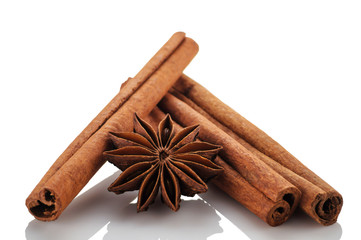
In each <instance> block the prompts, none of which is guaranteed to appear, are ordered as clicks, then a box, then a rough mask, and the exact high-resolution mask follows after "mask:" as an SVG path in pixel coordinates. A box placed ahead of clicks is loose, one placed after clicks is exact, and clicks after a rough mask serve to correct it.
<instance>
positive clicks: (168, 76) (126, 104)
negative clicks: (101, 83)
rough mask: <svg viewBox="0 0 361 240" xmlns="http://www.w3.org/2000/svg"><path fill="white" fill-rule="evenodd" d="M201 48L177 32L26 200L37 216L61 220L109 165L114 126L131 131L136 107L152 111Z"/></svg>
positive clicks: (122, 89)
mask: <svg viewBox="0 0 361 240" xmlns="http://www.w3.org/2000/svg"><path fill="white" fill-rule="evenodd" d="M197 52H198V45H197V44H196V43H195V42H194V41H193V40H192V39H190V38H186V37H185V34H184V33H176V34H174V35H173V36H172V38H171V39H170V40H169V41H168V42H167V43H166V44H165V45H164V46H163V47H162V48H161V49H160V50H159V51H158V52H157V54H156V55H155V56H154V57H153V58H152V59H151V60H150V61H149V62H148V63H147V64H146V65H145V66H144V68H143V69H142V70H141V71H140V72H139V73H138V74H137V75H136V77H135V78H133V79H129V80H128V81H127V82H126V83H125V84H123V86H122V88H121V89H120V92H119V93H118V94H117V95H116V96H115V98H114V99H113V100H112V101H111V102H110V103H109V104H108V105H107V106H106V107H105V108H104V110H102V111H101V113H100V114H99V115H98V116H97V117H96V118H95V119H94V120H93V121H92V122H91V123H90V124H89V125H88V126H87V127H86V128H85V129H84V131H83V132H82V133H81V134H80V135H79V136H78V137H77V138H76V139H75V140H74V141H73V142H72V143H71V144H70V145H69V147H68V148H67V149H66V150H65V151H64V153H63V154H62V155H61V156H60V157H59V158H58V159H57V160H56V162H55V163H54V164H53V165H52V166H51V168H50V169H49V170H48V172H47V173H46V174H45V176H44V177H43V178H42V179H41V181H40V182H39V184H38V185H37V186H36V187H35V189H34V190H33V191H32V192H31V194H30V195H29V197H28V198H27V199H26V206H27V207H28V209H29V211H30V213H31V214H33V215H34V217H35V218H37V219H39V220H43V221H51V220H55V219H56V218H58V217H59V215H60V214H61V213H62V211H63V210H64V209H65V208H66V207H67V206H68V204H69V203H70V202H71V201H72V200H73V199H74V197H75V196H76V195H77V194H78V193H79V192H80V190H81V189H82V188H83V187H84V186H85V184H86V183H87V182H88V181H89V180H90V179H91V177H92V176H93V175H94V174H95V173H96V172H97V170H98V169H99V168H100V167H101V166H102V165H103V163H104V160H103V158H102V152H103V151H104V150H106V149H108V148H109V144H110V141H109V136H108V132H110V131H113V132H114V131H130V130H131V129H132V127H133V126H132V125H133V122H132V121H130V119H133V115H134V112H137V113H138V114H139V115H140V116H145V115H147V114H148V113H149V112H150V111H151V110H152V109H153V108H154V106H155V105H156V104H157V103H158V101H159V100H160V99H161V98H162V96H163V95H164V94H166V92H167V91H168V90H169V88H170V87H171V86H172V85H173V84H174V82H175V81H176V80H177V79H178V78H179V77H180V76H181V74H182V72H183V70H184V68H185V67H186V66H187V65H188V64H189V62H190V61H191V60H192V59H193V57H194V56H195V55H196V54H197Z"/></svg>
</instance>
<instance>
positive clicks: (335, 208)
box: [174, 75, 343, 225]
mask: <svg viewBox="0 0 361 240" xmlns="http://www.w3.org/2000/svg"><path fill="white" fill-rule="evenodd" d="M174 87H175V89H176V90H177V91H178V94H180V95H179V96H178V97H180V98H182V100H183V101H186V102H187V104H189V105H192V107H193V108H194V109H196V110H197V111H198V112H200V113H201V114H202V115H204V116H206V118H207V119H209V120H210V121H212V122H213V123H214V124H215V125H217V126H218V127H219V128H221V129H222V130H223V131H225V132H227V133H228V134H229V135H230V136H232V137H233V138H234V139H235V140H237V141H238V142H239V143H241V144H242V145H243V146H244V147H245V148H247V149H248V150H249V151H251V152H252V153H253V154H255V155H256V156H257V157H258V158H259V159H261V160H262V161H264V162H265V163H267V164H268V165H269V166H270V167H272V168H273V169H274V170H275V171H277V172H278V173H279V174H281V175H282V176H283V177H285V178H286V179H287V180H288V181H289V182H291V183H292V184H294V185H295V186H296V187H297V188H299V189H300V190H301V191H302V198H301V201H300V207H301V209H302V210H303V211H305V212H306V213H307V214H308V215H309V216H311V217H312V218H313V219H315V220H316V221H317V222H319V223H321V224H323V225H330V224H332V223H334V222H336V221H337V216H338V215H339V213H340V211H341V207H342V202H343V200H342V196H341V195H340V194H339V193H338V192H337V191H336V190H334V189H333V188H332V187H331V186H330V185H329V184H327V183H326V182H325V181H324V180H322V179H321V178H320V177H319V176H317V175H316V174H315V173H313V172H312V171H311V170H309V169H308V168H307V167H305V166H304V165H303V164H302V163H301V162H300V161H299V160H297V159H296V158H295V157H294V156H292V155H291V154H290V153H289V152H287V151H286V150H285V149H284V148H283V147H282V146H281V145H279V144H278V143H277V142H276V141H274V140H273V139H271V138H270V137H269V136H268V135H266V134H265V133H264V132H263V131H261V130H260V129H258V128H257V127H256V126H254V125H253V124H252V123H250V122H249V121H247V120H246V119H245V118H243V117H242V116H240V115H239V114H238V113H236V112H235V111H234V110H232V109H231V108H230V107H228V106H227V105H225V104H224V103H222V102H221V101H220V100H219V99H218V98H216V97H215V96H214V95H212V94H211V93H210V92H209V91H208V90H206V89H205V88H204V87H202V86H201V85H200V84H198V83H197V82H195V81H194V80H192V79H190V78H189V77H187V76H185V75H183V76H182V77H181V78H180V80H179V81H177V83H176V84H175V85H174ZM175 94H177V93H175ZM181 95H183V97H182V96H181Z"/></svg>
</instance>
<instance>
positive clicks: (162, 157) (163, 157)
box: [158, 149, 169, 163]
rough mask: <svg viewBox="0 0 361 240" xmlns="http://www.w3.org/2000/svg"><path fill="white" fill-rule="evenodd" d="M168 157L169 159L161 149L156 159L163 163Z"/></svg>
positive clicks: (164, 150) (165, 151)
mask: <svg viewBox="0 0 361 240" xmlns="http://www.w3.org/2000/svg"><path fill="white" fill-rule="evenodd" d="M168 157H169V153H168V151H167V150H166V149H161V150H160V151H159V152H158V158H159V161H160V162H161V163H163V162H165V161H166V159H167V158H168Z"/></svg>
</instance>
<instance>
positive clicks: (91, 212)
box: [25, 173, 222, 240]
mask: <svg viewBox="0 0 361 240" xmlns="http://www.w3.org/2000/svg"><path fill="white" fill-rule="evenodd" d="M118 175H119V173H116V174H114V175H113V176H111V177H109V178H107V179H106V180H104V181H102V182H101V183H99V184H97V185H96V186H94V187H93V188H91V189H90V190H89V191H87V192H85V193H83V194H82V195H80V196H79V197H77V198H76V199H74V201H73V202H72V203H71V204H70V205H69V207H68V208H67V209H66V210H65V211H64V213H63V214H62V215H61V216H60V218H59V219H58V220H56V221H54V222H40V221H38V220H33V221H31V222H30V223H29V225H28V227H27V229H26V231H25V235H26V238H27V239H29V240H32V239H37V240H38V239H40V240H41V239H44V240H45V239H54V240H56V239H89V238H91V237H92V236H93V235H94V234H96V233H97V232H98V231H99V230H100V229H102V228H103V227H104V226H106V229H107V232H106V234H105V235H104V237H103V239H119V238H120V237H121V238H122V239H207V237H209V236H211V235H213V234H216V233H220V232H222V229H221V228H220V226H219V221H220V219H221V218H220V217H219V216H218V215H217V213H216V211H215V210H214V209H213V208H212V207H211V206H209V205H208V204H207V203H206V202H204V201H203V200H202V199H196V200H189V201H186V200H184V199H183V200H182V201H181V207H180V210H179V211H178V212H173V211H171V210H170V209H169V208H168V207H167V206H165V205H164V204H162V203H161V201H160V198H157V199H158V201H156V202H155V203H154V204H153V205H152V206H151V208H149V210H148V211H147V212H141V213H137V210H136V203H131V202H133V200H134V199H135V198H136V197H137V191H135V192H129V193H124V194H122V195H115V194H113V193H109V192H108V191H107V187H108V186H109V185H110V183H111V182H112V181H113V180H114V179H115V178H116V177H117V176H118ZM134 202H135V201H134ZM189 233H192V234H191V236H192V238H189V235H190V234H189Z"/></svg>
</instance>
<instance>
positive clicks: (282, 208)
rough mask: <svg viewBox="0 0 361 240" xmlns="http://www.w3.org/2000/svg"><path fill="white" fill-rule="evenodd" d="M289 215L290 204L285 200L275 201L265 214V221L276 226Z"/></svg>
mask: <svg viewBox="0 0 361 240" xmlns="http://www.w3.org/2000/svg"><path fill="white" fill-rule="evenodd" d="M290 215H291V209H290V205H289V204H288V203H287V202H286V201H279V202H277V203H276V204H275V205H274V206H273V207H272V208H271V210H270V211H269V212H268V214H267V223H268V224H269V225H270V226H272V227H276V226H279V225H281V224H282V223H284V222H286V221H287V220H288V218H289V217H290Z"/></svg>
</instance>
